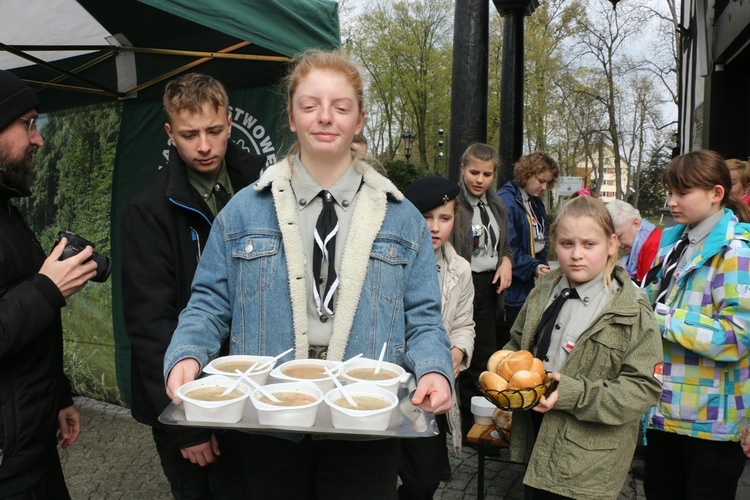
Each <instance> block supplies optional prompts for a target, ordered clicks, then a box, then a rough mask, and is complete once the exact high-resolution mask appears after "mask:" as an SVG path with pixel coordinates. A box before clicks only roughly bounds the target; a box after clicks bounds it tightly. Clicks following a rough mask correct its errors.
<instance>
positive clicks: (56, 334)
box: [0, 70, 97, 499]
mask: <svg viewBox="0 0 750 500" xmlns="http://www.w3.org/2000/svg"><path fill="white" fill-rule="evenodd" d="M38 107H39V99H38V98H37V96H36V93H35V92H34V91H33V90H32V89H31V87H29V86H28V85H27V84H26V83H25V82H23V81H22V80H21V79H20V78H18V77H17V76H16V75H14V74H12V73H10V72H7V71H2V70H0V498H14V499H15V498H24V499H25V498H63V499H65V498H70V496H69V495H68V488H67V486H66V485H65V478H64V477H63V473H62V468H61V466H60V459H59V457H58V454H57V449H56V443H61V445H62V447H63V448H66V447H68V446H70V445H71V444H73V443H74V442H75V441H76V439H77V438H78V434H79V433H80V425H79V415H78V411H76V409H75V407H74V406H73V399H72V397H71V392H70V384H69V383H68V379H67V378H66V377H65V374H64V373H63V339H62V323H61V320H60V310H61V309H62V307H63V306H65V299H66V298H68V297H70V296H71V295H73V294H74V293H76V292H78V291H79V290H81V289H82V288H83V287H84V286H85V285H86V283H87V282H88V280H89V279H91V278H93V277H94V276H95V275H96V267H97V264H96V263H95V262H93V261H89V262H86V261H87V260H89V259H90V257H91V255H92V252H93V250H92V248H91V247H86V248H85V249H84V250H82V251H81V252H80V253H78V254H77V255H74V256H72V257H70V258H68V259H66V260H60V257H61V256H62V253H63V249H64V248H65V246H66V244H67V239H65V238H63V239H62V240H60V242H59V243H58V244H57V245H56V246H55V248H54V249H53V250H52V253H50V255H49V256H48V257H47V256H46V255H45V252H44V250H43V249H42V247H41V245H40V244H39V241H38V240H37V239H36V237H35V236H34V234H33V233H32V231H31V229H30V228H29V226H28V225H27V224H26V222H25V221H24V219H23V217H22V216H21V214H20V212H19V211H18V209H17V208H16V207H15V206H13V204H12V203H11V199H12V198H19V197H24V196H29V195H30V194H31V193H30V191H29V187H30V185H31V170H32V157H31V156H32V153H33V152H34V151H35V150H36V149H37V148H40V147H42V146H43V145H44V141H43V139H42V136H41V134H40V133H39V131H38V130H37V128H36V124H37V118H38V113H37V108H38Z"/></svg>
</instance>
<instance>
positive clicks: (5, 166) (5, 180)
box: [0, 151, 33, 193]
mask: <svg viewBox="0 0 750 500" xmlns="http://www.w3.org/2000/svg"><path fill="white" fill-rule="evenodd" d="M4 153H5V152H4V151H0V183H2V184H5V185H6V186H7V187H9V188H12V189H17V190H18V191H21V192H22V193H24V192H27V191H28V190H29V188H30V187H31V171H32V167H33V163H32V162H33V160H32V158H31V155H30V154H26V155H24V156H23V158H21V159H20V160H13V159H11V158H8V156H7V155H6V154H4Z"/></svg>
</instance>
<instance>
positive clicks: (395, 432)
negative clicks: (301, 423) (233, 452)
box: [159, 377, 438, 438]
mask: <svg viewBox="0 0 750 500" xmlns="http://www.w3.org/2000/svg"><path fill="white" fill-rule="evenodd" d="M273 382H275V381H274V380H272V379H270V378H269V383H273ZM415 388H416V384H415V382H414V377H409V378H408V381H407V382H406V383H402V384H401V385H400V386H399V389H398V398H399V400H400V402H399V404H398V405H397V406H396V408H394V409H393V412H392V413H391V420H390V422H389V424H388V428H387V429H386V430H384V431H361V430H353V429H336V428H334V427H333V424H332V423H331V411H330V409H329V408H328V405H326V404H325V402H323V403H321V404H320V406H319V407H318V415H317V417H316V419H315V425H313V426H312V427H293V426H269V425H261V424H260V423H259V422H258V413H257V411H256V409H255V407H254V406H253V403H252V402H251V401H250V399H249V398H248V399H247V400H246V401H245V409H244V413H243V415H242V419H241V420H240V421H239V422H237V423H234V424H226V423H217V422H199V421H188V420H186V419H185V410H184V408H183V406H182V403H179V404H176V403H171V404H170V405H169V406H167V408H166V409H165V410H164V411H163V412H162V414H161V415H159V422H161V423H163V424H168V425H184V426H186V427H209V428H212V429H234V430H240V431H245V432H269V431H280V432H300V433H304V434H348V435H366V436H383V437H398V438H416V437H430V436H437V434H438V426H437V422H436V421H435V415H433V414H432V413H431V412H428V411H425V410H422V409H421V408H416V407H415V406H414V405H413V404H411V396H412V393H413V391H414V389H415Z"/></svg>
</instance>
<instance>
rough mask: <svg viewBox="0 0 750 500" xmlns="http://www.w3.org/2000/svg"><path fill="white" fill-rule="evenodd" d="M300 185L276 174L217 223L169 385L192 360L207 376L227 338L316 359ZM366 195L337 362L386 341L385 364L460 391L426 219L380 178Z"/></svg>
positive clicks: (281, 171) (341, 309)
mask: <svg viewBox="0 0 750 500" xmlns="http://www.w3.org/2000/svg"><path fill="white" fill-rule="evenodd" d="M291 175H292V167H291V166H290V163H289V162H288V161H286V160H284V161H282V162H280V163H278V164H276V165H273V166H271V167H269V168H268V170H267V171H266V172H265V173H264V174H263V175H262V176H261V178H260V179H259V180H258V182H257V183H255V184H254V185H253V186H251V187H249V188H246V189H243V190H242V191H240V192H239V193H237V194H236V195H235V196H234V197H233V198H232V199H231V200H230V202H229V204H227V206H226V207H225V208H224V209H223V210H222V211H221V212H220V213H219V215H218V216H217V218H216V221H215V223H214V225H213V228H212V230H211V235H210V237H209V239H208V242H207V243H206V248H205V250H204V253H203V257H202V258H201V261H200V264H199V266H198V269H197V271H196V275H195V280H194V281H193V293H192V296H191V298H190V302H189V304H188V307H187V308H186V309H185V311H183V313H182V314H181V316H180V321H179V324H178V326H177V330H176V331H175V333H174V336H173V337H172V342H171V344H170V346H169V349H168V350H167V353H166V356H165V364H164V368H165V376H166V375H167V374H168V373H169V370H170V369H171V368H172V367H173V366H174V364H175V363H177V362H178V361H180V360H182V359H185V358H189V357H192V358H195V359H196V360H198V362H199V363H200V365H201V367H203V366H205V365H206V364H207V363H208V362H209V361H210V360H212V359H213V358H215V357H216V356H217V355H218V353H219V347H220V346H221V344H222V342H223V341H224V340H225V339H226V338H227V337H230V338H229V349H230V354H260V355H275V354H278V353H281V352H283V351H285V350H287V349H288V348H290V347H294V348H295V355H296V358H307V356H308V347H309V342H308V338H307V321H308V320H307V300H306V298H307V294H308V293H309V286H308V284H307V283H306V280H305V275H306V274H305V252H304V251H303V248H302V238H301V235H300V228H299V223H298V215H297V210H296V200H295V197H294V193H293V192H292V189H291V183H290V179H291ZM358 196H359V198H358V200H357V203H356V205H355V207H354V214H353V216H352V222H351V227H350V230H349V237H348V240H347V242H346V243H345V244H343V245H341V247H342V248H343V252H344V253H343V257H342V263H341V270H340V273H339V280H340V285H339V288H338V291H337V294H338V298H337V302H336V308H335V310H336V314H335V316H334V318H333V321H334V323H333V335H332V337H331V341H330V343H329V347H328V359H332V360H343V359H348V358H350V357H352V356H355V355H357V354H359V353H363V354H364V356H365V357H368V358H376V357H377V356H378V355H379V352H380V349H381V347H382V346H383V343H384V342H387V343H388V349H387V352H386V355H385V359H386V361H390V362H393V363H397V364H400V365H402V366H403V367H404V368H406V369H407V370H408V371H410V372H412V373H414V374H415V375H416V377H417V379H419V377H421V376H422V375H424V374H425V373H428V372H439V373H441V374H443V375H444V376H445V377H446V378H447V379H448V380H450V381H452V380H453V365H452V361H451V355H450V351H449V340H448V335H447V334H446V331H445V329H444V327H443V325H442V321H441V316H440V289H439V284H438V278H437V272H436V271H435V257H434V253H433V249H432V240H431V236H430V232H429V229H428V227H427V224H426V223H425V221H424V218H423V217H422V216H421V214H420V213H419V211H418V210H417V209H416V208H414V206H413V205H412V204H411V203H409V202H408V201H407V200H404V199H403V195H402V194H401V193H400V192H399V191H398V189H396V187H395V186H394V185H393V184H392V183H391V182H390V181H389V180H388V179H386V178H385V177H383V176H381V175H380V174H378V173H377V172H375V171H374V170H373V169H372V168H366V169H365V171H364V177H363V185H362V187H361V189H360V193H359V195H358ZM290 299H291V300H290Z"/></svg>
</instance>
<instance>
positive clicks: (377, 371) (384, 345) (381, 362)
mask: <svg viewBox="0 0 750 500" xmlns="http://www.w3.org/2000/svg"><path fill="white" fill-rule="evenodd" d="M387 345H388V342H383V348H382V349H381V350H380V356H379V357H378V362H377V364H376V365H375V373H380V367H381V366H382V364H383V358H384V357H385V347H386V346H387Z"/></svg>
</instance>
